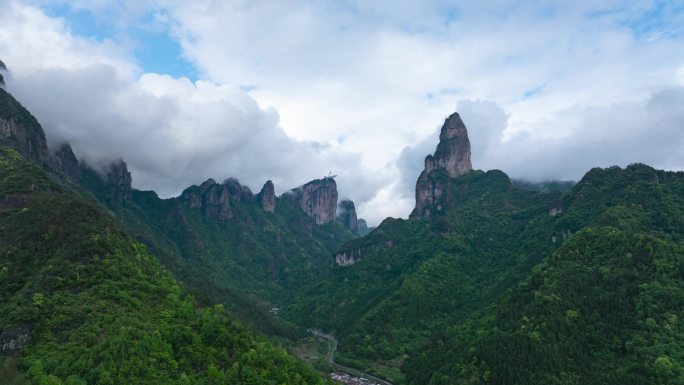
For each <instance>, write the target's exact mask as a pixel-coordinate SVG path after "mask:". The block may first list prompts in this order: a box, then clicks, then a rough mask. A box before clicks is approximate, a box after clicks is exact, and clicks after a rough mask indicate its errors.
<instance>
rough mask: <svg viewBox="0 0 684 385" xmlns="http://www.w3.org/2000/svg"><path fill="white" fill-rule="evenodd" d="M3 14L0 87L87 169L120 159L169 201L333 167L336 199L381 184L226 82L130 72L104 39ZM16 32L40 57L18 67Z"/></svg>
mask: <svg viewBox="0 0 684 385" xmlns="http://www.w3.org/2000/svg"><path fill="white" fill-rule="evenodd" d="M10 10H11V11H12V12H11V13H12V15H10V16H8V17H7V18H4V19H3V20H0V22H2V23H3V25H4V26H5V27H6V28H3V31H12V32H11V33H9V32H4V33H2V34H0V54H1V55H2V57H3V60H5V61H6V62H7V64H8V66H9V67H10V70H12V75H13V76H12V78H11V81H10V82H9V84H8V88H9V90H10V91H11V92H13V93H14V94H15V95H16V96H17V97H18V98H19V99H20V100H21V101H22V103H24V104H25V105H26V106H27V107H28V108H29V110H31V111H32V112H33V113H34V114H35V115H36V116H37V117H38V118H39V120H40V121H41V122H43V124H44V126H45V129H46V134H47V136H48V140H49V142H50V143H52V144H53V145H54V144H58V143H59V142H61V141H63V140H67V141H69V142H71V143H72V145H73V147H74V150H75V152H76V153H77V155H79V157H81V158H84V159H86V160H87V161H90V162H94V163H95V162H101V161H108V160H113V159H117V158H119V157H123V158H124V159H125V160H126V161H127V162H128V164H129V166H130V168H131V170H132V173H133V179H134V186H135V187H137V188H141V189H154V190H156V191H157V192H159V193H160V194H161V195H163V196H169V195H175V194H178V193H179V192H180V191H181V190H182V189H183V188H185V187H187V186H189V185H190V184H192V183H200V182H202V181H203V180H205V179H207V178H210V177H212V178H216V179H219V180H220V179H222V178H227V177H238V178H239V179H240V180H241V181H242V182H243V183H246V184H247V185H249V186H250V187H251V188H252V189H255V190H257V191H258V189H260V188H261V185H262V184H263V183H264V182H265V181H266V180H268V179H273V181H274V183H275V185H276V189H277V190H278V191H281V192H282V191H284V190H286V189H289V188H293V187H296V186H298V185H299V184H302V183H305V182H306V181H308V180H311V179H314V178H320V177H322V176H323V175H325V174H327V172H328V171H329V170H333V171H335V172H336V173H338V174H340V177H339V179H338V180H339V181H340V190H341V193H342V194H344V195H345V196H349V197H351V198H352V199H355V200H358V201H359V202H364V201H367V200H369V199H371V198H372V197H373V196H374V195H375V193H376V191H377V190H378V189H379V187H380V186H381V184H383V183H385V182H386V179H387V178H386V177H385V176H384V175H382V174H380V175H379V176H378V175H373V176H372V177H370V175H371V174H370V173H368V172H366V171H364V169H363V167H362V165H361V164H360V161H359V156H358V155H356V154H354V153H351V152H348V151H345V150H344V149H341V148H340V147H339V146H336V145H334V144H327V143H322V142H312V141H298V140H294V139H292V138H291V137H289V136H287V134H285V132H284V131H283V130H282V129H281V128H280V127H279V125H278V122H279V117H278V113H277V112H276V111H275V110H273V109H269V110H264V109H261V108H260V107H259V105H258V104H257V102H256V101H255V100H254V99H253V98H252V97H251V96H250V95H248V94H247V93H245V92H244V91H242V90H241V89H240V88H239V87H238V86H236V85H230V84H217V83H214V82H211V81H197V82H194V83H193V82H192V81H190V80H188V79H186V78H179V79H177V78H173V77H170V76H166V75H159V74H154V73H144V74H142V75H140V76H137V73H139V70H137V69H136V68H135V67H134V66H133V65H131V64H130V62H127V61H125V60H122V59H120V58H117V57H115V58H114V59H112V58H109V57H106V56H102V55H104V53H105V52H106V47H107V45H108V44H109V43H98V42H95V41H89V40H84V39H81V38H78V37H74V36H72V35H71V34H70V33H69V31H68V30H67V29H66V28H65V27H64V24H63V23H62V22H60V21H59V20H54V19H51V18H48V17H46V16H45V15H44V14H42V13H41V12H39V11H37V10H36V9H33V8H30V7H27V6H21V5H18V4H16V3H13V4H12V7H11V8H10ZM12 16H14V17H12ZM24 36H30V37H31V39H32V42H31V44H30V48H31V49H33V50H36V51H38V52H43V51H48V52H50V54H40V55H36V57H35V59H36V60H33V61H32V62H31V65H29V66H24V65H22V63H23V60H25V58H26V55H28V53H27V52H25V51H24V50H23V49H22V45H23V42H24ZM44 37H45V39H44ZM41 42H44V43H41ZM41 44H45V46H43V45H41ZM54 45H56V46H57V47H61V48H56V47H55V46H54ZM60 49H63V50H64V51H65V52H66V53H65V55H63V56H61V55H60ZM52 55H54V56H55V58H54V59H52V57H51V56H52ZM14 68H17V70H16V71H15V70H14ZM351 186H354V188H353V189H352V188H351Z"/></svg>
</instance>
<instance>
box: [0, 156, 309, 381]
mask: <svg viewBox="0 0 684 385" xmlns="http://www.w3.org/2000/svg"><path fill="white" fill-rule="evenodd" d="M0 229H2V231H0V250H2V254H0V339H2V357H0V366H1V368H0V378H2V383H3V384H11V383H35V384H60V383H65V384H86V383H87V384H117V383H136V384H160V383H164V384H174V383H178V384H203V383H207V384H209V383H212V384H218V383H231V384H239V383H244V384H247V383H250V384H256V383H259V384H262V383H263V384H282V383H288V384H300V383H301V384H316V383H322V380H321V379H320V377H319V376H318V375H317V374H315V373H314V372H312V371H311V370H310V369H307V368H306V367H304V366H303V364H302V363H300V362H299V361H297V360H296V359H295V358H293V357H291V356H289V355H288V354H287V353H286V352H285V351H283V350H280V349H277V348H275V347H273V346H272V345H270V344H269V343H268V342H266V341H264V340H261V339H258V338H255V337H254V336H253V335H252V334H251V333H250V332H248V331H247V330H246V329H244V328H243V327H241V326H239V325H238V324H236V323H235V322H234V321H233V320H232V319H231V317H230V316H229V315H228V314H227V313H226V312H225V311H224V310H223V308H222V307H221V306H216V307H213V308H205V309H202V308H198V307H197V306H196V304H195V302H194V300H193V299H192V297H190V296H188V295H187V294H185V293H183V291H182V290H181V287H180V285H179V284H178V282H176V281H175V280H174V278H173V277H172V276H171V275H170V274H169V273H168V272H167V271H166V270H165V269H164V268H163V267H162V266H161V265H160V264H159V263H158V262H157V261H156V259H155V258H154V257H152V256H151V255H150V254H148V252H147V251H146V248H145V247H144V246H143V245H142V244H140V243H138V242H136V241H135V240H134V239H133V238H132V237H131V236H130V235H128V234H127V233H126V232H125V231H124V230H123V229H122V228H121V226H119V225H118V224H117V223H116V221H115V220H114V218H112V216H111V215H109V214H107V213H106V212H104V211H103V210H102V209H101V208H100V207H99V206H98V205H97V204H94V203H92V202H89V201H87V200H85V199H83V198H81V197H80V196H79V195H78V194H76V193H74V192H73V191H72V190H70V188H69V187H68V186H63V185H59V184H57V183H55V182H54V181H53V179H51V178H50V177H49V176H48V175H47V174H45V173H44V172H43V171H42V170H41V169H40V168H39V167H37V166H36V165H35V164H34V163H32V162H29V161H27V160H26V159H24V158H23V157H22V156H21V155H19V154H18V153H17V152H15V151H13V150H11V149H9V148H7V147H0Z"/></svg>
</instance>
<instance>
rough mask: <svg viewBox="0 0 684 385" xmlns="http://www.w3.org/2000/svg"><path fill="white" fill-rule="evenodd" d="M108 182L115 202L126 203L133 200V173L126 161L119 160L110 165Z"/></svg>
mask: <svg viewBox="0 0 684 385" xmlns="http://www.w3.org/2000/svg"><path fill="white" fill-rule="evenodd" d="M107 184H108V185H109V188H110V196H111V198H112V200H113V201H114V202H116V203H118V204H124V203H126V202H127V201H129V200H131V173H130V172H128V166H127V165H126V162H124V161H123V160H119V161H117V162H114V163H112V164H111V165H109V169H108V170H107Z"/></svg>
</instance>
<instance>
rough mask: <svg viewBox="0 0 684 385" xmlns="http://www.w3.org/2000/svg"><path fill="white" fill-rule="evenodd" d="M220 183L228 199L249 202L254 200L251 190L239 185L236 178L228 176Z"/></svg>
mask: <svg viewBox="0 0 684 385" xmlns="http://www.w3.org/2000/svg"><path fill="white" fill-rule="evenodd" d="M222 185H223V186H225V187H226V189H227V190H228V194H229V195H230V199H232V200H234V201H245V202H249V201H253V200H254V194H253V193H252V190H250V189H249V187H247V186H243V185H241V184H240V181H239V180H238V179H237V178H228V179H226V180H224V181H223V183H222Z"/></svg>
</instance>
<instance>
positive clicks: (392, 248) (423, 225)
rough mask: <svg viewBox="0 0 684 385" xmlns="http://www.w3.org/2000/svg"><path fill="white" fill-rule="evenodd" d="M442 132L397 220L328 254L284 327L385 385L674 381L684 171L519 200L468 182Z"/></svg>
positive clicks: (592, 178) (503, 189) (488, 181)
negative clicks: (327, 335)
mask: <svg viewBox="0 0 684 385" xmlns="http://www.w3.org/2000/svg"><path fill="white" fill-rule="evenodd" d="M449 130H453V131H449ZM445 131H446V132H445ZM442 132H443V135H441V136H440V138H442V142H441V143H440V146H439V147H438V151H437V152H436V153H435V155H431V156H429V157H428V158H427V159H426V170H425V172H424V173H423V174H422V175H421V177H420V178H419V180H418V183H417V187H416V200H417V205H416V210H415V211H414V212H413V214H412V216H411V218H412V219H411V220H395V219H387V220H385V221H384V222H383V223H382V224H381V225H380V226H379V227H378V228H377V229H375V230H374V231H373V232H372V233H371V234H369V235H368V236H367V237H365V238H363V239H359V240H352V241H350V242H348V243H346V244H345V245H343V246H342V247H341V248H340V250H339V251H338V252H337V254H336V256H335V261H336V267H335V268H333V269H332V271H331V272H330V273H329V274H328V275H327V276H326V277H324V278H322V279H320V280H318V281H317V282H315V283H313V284H312V285H310V286H308V287H305V288H304V289H303V290H302V292H301V295H300V296H299V297H298V299H297V301H296V302H295V304H294V305H293V306H291V307H290V308H288V309H287V310H288V311H287V314H286V315H287V316H288V317H291V318H292V319H295V320H298V321H299V322H302V323H305V324H309V325H311V326H314V327H318V328H321V329H324V330H327V331H331V332H333V333H334V334H335V335H336V336H337V337H338V339H340V346H339V349H340V352H341V354H342V355H343V356H342V360H340V362H344V358H345V357H346V358H347V360H346V362H347V363H348V364H352V365H356V366H359V367H364V366H365V367H370V368H371V369H373V370H375V371H376V372H377V373H381V374H384V375H386V376H388V377H390V378H393V379H394V380H396V381H397V382H403V381H406V382H407V383H410V384H454V383H463V384H471V383H472V384H556V383H557V384H618V383H625V384H649V383H666V384H670V383H684V378H683V377H682V371H681V367H682V365H684V361H683V358H684V357H683V356H682V353H683V352H684V350H682V348H681V347H682V346H684V334H682V329H681V327H680V326H679V321H677V320H679V319H681V317H682V316H684V314H682V312H683V311H682V309H684V302H683V301H684V282H683V280H684V253H682V251H684V250H682V246H681V245H682V241H683V240H684V173H673V172H664V171H657V170H654V169H652V168H650V167H648V166H644V165H639V164H635V165H632V166H629V167H627V168H626V169H620V168H618V167H613V168H608V169H594V170H591V171H590V172H589V173H587V175H586V176H585V177H584V178H583V179H582V180H581V181H580V182H579V183H578V184H577V185H575V186H574V187H573V188H572V189H571V190H570V191H567V192H561V191H552V190H548V189H547V190H546V191H547V192H543V190H542V191H539V190H540V189H532V190H531V189H528V188H524V187H525V186H520V184H515V183H512V182H511V181H510V180H509V178H508V177H507V176H506V175H505V174H504V173H502V172H500V171H488V172H486V173H485V172H482V171H474V170H470V167H469V151H470V150H469V143H468V142H467V136H466V135H467V134H466V133H465V129H464V126H463V125H462V122H460V118H459V119H457V115H456V116H452V117H450V118H449V119H448V120H447V122H446V123H445V126H444V127H443V130H442ZM445 142H446V143H445ZM449 151H465V152H467V153H468V154H467V156H465V155H463V154H461V155H454V154H449V153H448V152H449ZM533 190H537V191H533ZM351 358H353V360H352V359H351ZM400 371H401V372H400Z"/></svg>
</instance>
